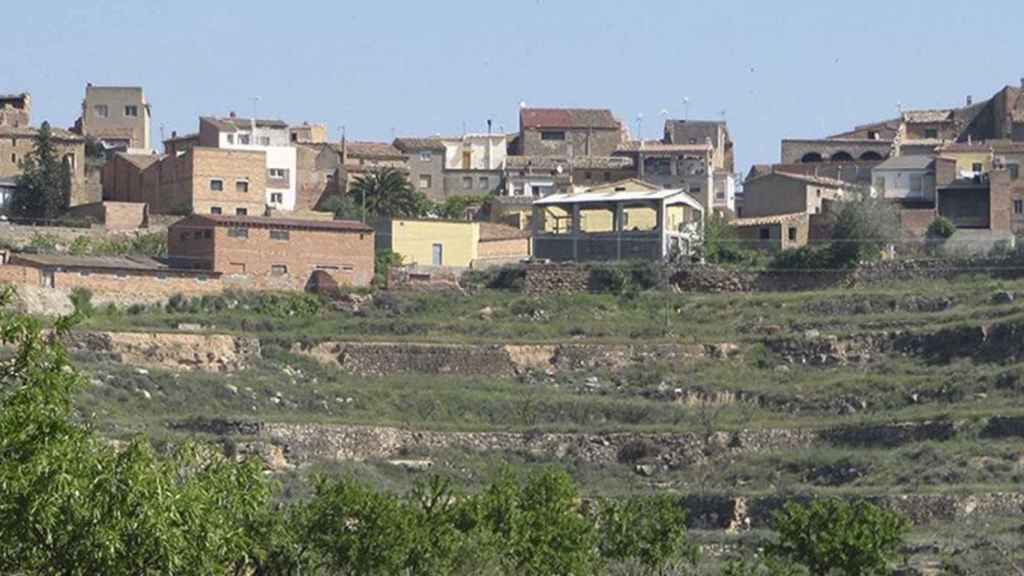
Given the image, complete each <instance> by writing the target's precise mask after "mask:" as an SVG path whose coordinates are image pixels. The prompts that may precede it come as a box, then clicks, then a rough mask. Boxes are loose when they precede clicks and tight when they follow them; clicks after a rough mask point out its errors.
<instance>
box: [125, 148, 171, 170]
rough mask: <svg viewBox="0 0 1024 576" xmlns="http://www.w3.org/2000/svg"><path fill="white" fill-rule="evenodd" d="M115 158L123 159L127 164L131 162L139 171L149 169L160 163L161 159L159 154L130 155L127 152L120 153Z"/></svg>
mask: <svg viewBox="0 0 1024 576" xmlns="http://www.w3.org/2000/svg"><path fill="white" fill-rule="evenodd" d="M114 156H115V157H118V158H123V159H124V160H125V161H126V162H129V163H130V164H131V165H132V166H135V167H136V168H138V169H139V170H145V169H146V168H149V167H150V166H152V165H153V164H155V163H156V162H158V161H160V158H161V156H160V155H158V154H128V153H127V152H118V153H117V154H115V155H114Z"/></svg>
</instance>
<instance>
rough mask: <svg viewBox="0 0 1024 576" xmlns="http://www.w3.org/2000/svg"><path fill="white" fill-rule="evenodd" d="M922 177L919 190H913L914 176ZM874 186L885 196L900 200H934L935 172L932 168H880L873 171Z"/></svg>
mask: <svg viewBox="0 0 1024 576" xmlns="http://www.w3.org/2000/svg"><path fill="white" fill-rule="evenodd" d="M915 177H918V178H920V179H921V187H920V190H918V191H916V192H915V191H912V190H911V181H912V179H913V178H915ZM872 186H873V187H874V189H875V191H876V192H878V193H879V194H881V195H883V196H884V197H885V198H892V199H898V200H934V199H935V174H934V173H933V172H931V171H930V170H879V169H877V168H876V169H875V171H874V172H873V182H872Z"/></svg>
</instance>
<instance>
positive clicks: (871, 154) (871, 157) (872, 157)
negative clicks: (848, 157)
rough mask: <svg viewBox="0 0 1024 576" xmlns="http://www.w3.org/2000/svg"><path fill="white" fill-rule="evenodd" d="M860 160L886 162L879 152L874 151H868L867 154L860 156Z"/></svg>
mask: <svg viewBox="0 0 1024 576" xmlns="http://www.w3.org/2000/svg"><path fill="white" fill-rule="evenodd" d="M860 159H861V160H868V161H872V162H873V161H878V160H884V158H883V157H882V155H881V154H879V153H878V152H875V151H874V150H868V151H867V152H865V153H863V154H861V155H860Z"/></svg>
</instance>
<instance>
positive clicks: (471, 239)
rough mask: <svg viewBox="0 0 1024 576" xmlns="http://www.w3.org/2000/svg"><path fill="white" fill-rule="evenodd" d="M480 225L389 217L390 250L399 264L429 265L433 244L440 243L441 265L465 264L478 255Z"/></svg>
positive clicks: (465, 265) (432, 260) (431, 258)
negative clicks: (391, 218) (396, 257)
mask: <svg viewBox="0 0 1024 576" xmlns="http://www.w3.org/2000/svg"><path fill="white" fill-rule="evenodd" d="M479 243H480V225H479V224H477V223H476V222H449V221H441V220H397V219H396V220H393V221H392V223H391V242H390V246H391V250H392V251H393V252H396V253H398V254H401V255H402V263H403V264H414V265H419V266H433V265H434V259H433V251H434V245H435V244H440V245H441V250H442V256H443V260H442V262H441V265H442V266H449V267H454V268H468V267H469V266H470V265H471V264H472V263H473V261H474V260H476V259H477V257H478V251H477V249H478V244H479Z"/></svg>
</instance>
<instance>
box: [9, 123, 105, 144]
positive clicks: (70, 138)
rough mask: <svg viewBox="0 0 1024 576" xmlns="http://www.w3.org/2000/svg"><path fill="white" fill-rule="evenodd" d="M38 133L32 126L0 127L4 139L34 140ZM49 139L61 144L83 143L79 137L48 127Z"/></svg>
mask: <svg viewBox="0 0 1024 576" xmlns="http://www.w3.org/2000/svg"><path fill="white" fill-rule="evenodd" d="M38 133H39V128H36V127H34V126H18V127H14V126H0V136H4V137H11V136H19V137H22V138H35V136H36V134H38ZM50 137H51V138H53V139H54V140H60V141H63V142H85V138H83V137H82V136H81V135H79V134H75V133H74V132H71V131H69V130H65V129H63V128H55V127H53V126H51V127H50Z"/></svg>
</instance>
